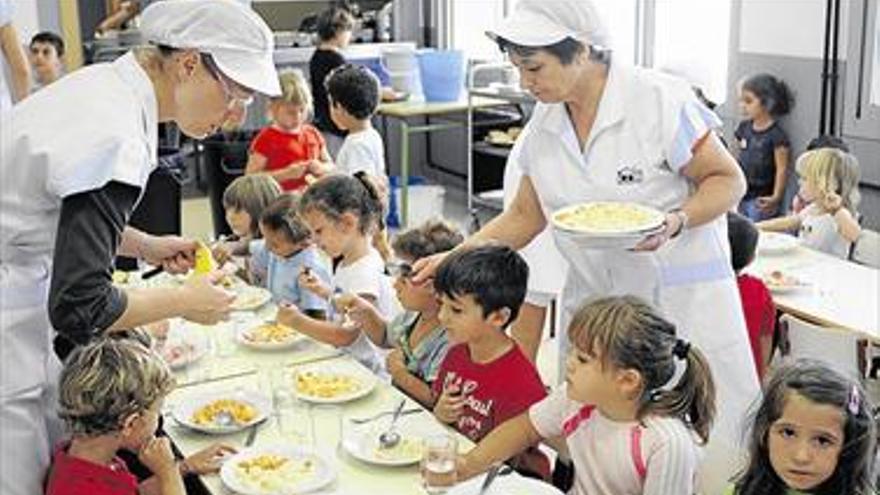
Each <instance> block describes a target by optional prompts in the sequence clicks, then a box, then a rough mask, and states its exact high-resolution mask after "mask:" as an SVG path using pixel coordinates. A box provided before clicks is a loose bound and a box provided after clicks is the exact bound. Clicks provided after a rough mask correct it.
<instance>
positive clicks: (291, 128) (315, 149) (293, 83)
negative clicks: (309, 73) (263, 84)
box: [245, 70, 332, 191]
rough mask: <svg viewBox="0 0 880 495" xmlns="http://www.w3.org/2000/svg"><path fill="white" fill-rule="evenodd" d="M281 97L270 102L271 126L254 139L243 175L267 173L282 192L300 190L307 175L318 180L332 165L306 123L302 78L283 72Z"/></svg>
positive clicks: (307, 98) (307, 97) (308, 98)
mask: <svg viewBox="0 0 880 495" xmlns="http://www.w3.org/2000/svg"><path fill="white" fill-rule="evenodd" d="M279 81H280V83H281V96H280V97H278V98H272V100H271V101H270V102H269V113H270V114H271V116H272V124H271V125H270V126H268V127H266V128H265V129H263V130H262V131H260V133H259V134H257V136H256V137H255V138H254V141H253V142H252V143H251V153H250V157H249V158H248V162H247V167H246V168H245V173H247V174H253V173H258V172H266V173H268V174H269V175H271V176H272V177H274V178H275V180H277V181H278V182H279V183H280V184H281V188H282V189H284V190H285V191H302V190H303V189H305V188H306V186H308V181H307V180H306V176H307V175H312V176H313V177H320V176H322V175H324V174H326V173H327V172H328V171H329V170H330V169H331V168H332V163H331V159H330V154H329V153H328V152H327V147H326V146H325V144H324V138H323V137H322V136H321V132H320V131H319V130H317V129H315V128H314V127H313V126H312V125H311V124H309V123H308V117H309V114H310V113H311V111H312V95H311V93H309V86H308V84H307V83H306V82H305V80H304V79H303V77H302V75H300V73H299V72H298V71H295V70H285V71H282V72H281V73H280V75H279Z"/></svg>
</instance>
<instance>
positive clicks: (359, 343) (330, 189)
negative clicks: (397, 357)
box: [278, 175, 397, 372]
mask: <svg viewBox="0 0 880 495" xmlns="http://www.w3.org/2000/svg"><path fill="white" fill-rule="evenodd" d="M299 210H300V215H301V217H302V219H303V220H305V222H306V224H308V226H309V229H310V230H311V231H312V236H313V238H314V241H315V242H316V243H317V244H318V247H320V248H321V249H322V250H323V251H324V252H326V253H327V254H328V255H329V256H330V257H331V258H333V259H334V260H335V263H334V265H335V267H334V270H333V287H327V286H326V285H324V284H323V283H321V281H320V279H319V278H318V277H317V276H315V275H314V274H312V273H309V272H308V271H303V272H302V273H300V279H299V283H300V287H304V288H306V289H307V290H310V291H312V292H314V293H315V294H318V295H319V296H321V297H324V298H326V299H331V298H332V296H334V295H341V294H345V293H349V294H356V295H358V296H360V297H362V298H364V299H366V300H367V301H369V302H371V303H372V304H374V305H375V306H376V309H378V310H379V313H380V314H381V315H382V317H383V318H386V319H391V318H393V317H394V316H395V313H396V312H397V310H396V309H397V307H396V300H395V299H394V296H393V292H392V290H393V289H392V287H391V279H390V278H389V277H388V276H387V275H386V274H385V263H384V261H383V260H382V257H381V256H379V253H378V252H376V250H375V249H373V247H372V246H371V245H370V238H371V236H372V233H373V231H374V229H375V228H376V226H377V225H378V220H379V215H380V214H381V212H382V205H381V202H380V199H379V195H378V193H377V192H376V189H375V187H374V186H373V184H372V182H371V181H370V180H369V179H367V178H366V177H363V176H361V178H357V177H352V176H348V175H331V176H327V177H324V178H322V179H321V180H319V181H318V182H316V183H314V184H312V185H311V186H310V187H309V189H308V190H307V191H306V193H305V194H304V195H303V197H302V199H301V200H300V207H299ZM335 299H338V298H335ZM343 300H344V298H343ZM334 302H336V301H334ZM340 306H341V305H340ZM336 309H337V310H338V311H344V310H345V308H339V307H337V308H336ZM278 321H279V322H281V323H284V324H287V325H290V326H292V327H294V328H296V329H297V330H299V331H301V332H302V333H304V334H306V335H308V336H310V337H312V338H314V339H316V340H319V341H321V342H326V343H328V344H331V345H334V346H336V347H340V348H343V349H345V350H346V351H348V352H349V353H350V354H351V355H352V356H353V357H354V358H355V359H357V360H358V361H360V362H361V364H363V365H365V366H367V367H368V368H370V369H372V370H373V371H374V372H378V371H381V370H382V369H383V368H384V359H383V356H381V355H380V353H379V352H378V349H377V348H376V346H375V345H374V344H373V342H371V341H370V339H369V338H368V336H367V335H366V334H365V333H363V332H362V331H361V329H360V328H358V327H354V326H352V325H351V324H346V323H345V322H344V319H336V320H335V321H323V320H316V319H313V318H310V317H309V316H307V315H305V314H303V313H302V312H300V311H299V310H298V309H296V308H295V307H293V306H283V307H281V308H279V311H278Z"/></svg>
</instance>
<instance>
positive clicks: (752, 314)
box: [736, 274, 776, 377]
mask: <svg viewBox="0 0 880 495" xmlns="http://www.w3.org/2000/svg"><path fill="white" fill-rule="evenodd" d="M736 283H737V285H738V286H739V296H740V299H742V306H743V314H744V315H745V317H746V328H748V330H749V343H750V344H751V345H752V357H753V358H754V359H755V369H756V370H757V371H758V376H759V377H763V376H764V363H762V362H761V336H762V335H769V334H772V333H773V327H774V326H775V325H774V323H775V321H776V305H774V304H773V297H771V296H770V291H769V290H768V289H767V286H766V285H764V281H763V280H761V279H759V278H756V277H753V276H751V275H747V274H742V275H739V276H738V277H737V278H736Z"/></svg>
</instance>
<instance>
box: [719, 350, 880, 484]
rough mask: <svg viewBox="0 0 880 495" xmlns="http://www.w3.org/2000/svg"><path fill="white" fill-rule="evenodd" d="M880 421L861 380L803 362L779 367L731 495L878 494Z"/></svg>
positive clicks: (753, 426)
mask: <svg viewBox="0 0 880 495" xmlns="http://www.w3.org/2000/svg"><path fill="white" fill-rule="evenodd" d="M876 430H877V427H876V423H875V420H874V413H873V408H872V406H871V402H870V400H869V399H868V397H867V396H866V395H865V390H864V389H863V388H862V385H861V384H860V383H859V381H858V380H854V379H850V378H847V377H846V376H844V375H842V374H840V373H838V372H837V371H836V370H834V369H832V368H830V367H828V366H827V365H825V364H823V363H821V362H818V361H813V360H808V359H801V360H798V361H795V362H793V363H790V364H787V365H783V366H782V367H781V368H779V369H778V370H776V371H775V372H774V373H773V375H772V378H771V379H770V381H769V383H767V386H766V387H765V389H764V399H763V401H762V403H761V405H760V407H759V408H758V409H757V411H756V412H755V415H754V418H752V424H751V427H750V428H749V438H748V442H749V460H748V464H747V465H746V468H745V469H744V470H743V471H742V472H741V473H740V474H739V475H738V476H737V478H736V481H734V483H733V486H731V487H730V488H729V489H728V491H726V492H725V495H786V494H788V495H794V494H798V493H817V494H820V493H821V494H825V493H827V494H832V493H833V494H838V493H839V494H843V493H846V494H848V495H874V494H876V493H877V491H876V485H875V478H874V474H873V464H874V456H875V453H876V449H875V444H876Z"/></svg>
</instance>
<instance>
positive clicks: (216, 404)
mask: <svg viewBox="0 0 880 495" xmlns="http://www.w3.org/2000/svg"><path fill="white" fill-rule="evenodd" d="M271 410H272V404H271V401H270V400H269V398H267V397H264V396H262V395H261V394H259V393H256V392H251V391H248V390H238V391H218V392H214V393H209V394H198V395H193V396H189V397H187V398H185V399H184V400H182V401H181V402H180V404H179V405H178V406H177V408H175V409H174V411H173V415H174V419H175V420H177V422H178V423H180V424H182V425H183V426H186V427H188V428H191V429H193V430H197V431H201V432H204V433H232V432H236V431H240V430H243V429H245V428H247V427H249V426H252V425H255V424H257V423H260V422H262V421H264V420H265V419H266V418H267V417H268V414H269V412H271Z"/></svg>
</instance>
